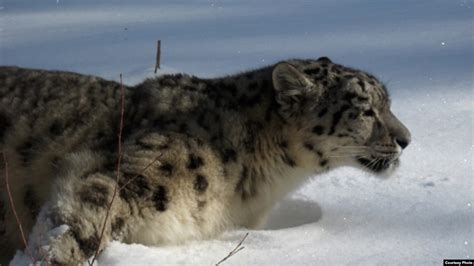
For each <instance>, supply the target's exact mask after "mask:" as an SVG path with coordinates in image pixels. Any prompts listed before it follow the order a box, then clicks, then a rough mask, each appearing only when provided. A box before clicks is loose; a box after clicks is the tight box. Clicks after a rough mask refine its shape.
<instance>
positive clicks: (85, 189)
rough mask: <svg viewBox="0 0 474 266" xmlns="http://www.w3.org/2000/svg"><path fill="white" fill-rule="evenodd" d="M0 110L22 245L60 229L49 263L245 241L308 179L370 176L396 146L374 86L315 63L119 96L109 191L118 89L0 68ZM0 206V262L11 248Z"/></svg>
mask: <svg viewBox="0 0 474 266" xmlns="http://www.w3.org/2000/svg"><path fill="white" fill-rule="evenodd" d="M0 97H1V98H0V104H1V105H0V146H1V147H0V148H1V149H2V150H3V151H4V152H5V154H6V156H7V158H8V160H9V165H10V179H11V184H12V188H13V189H12V190H13V192H14V200H15V202H16V203H17V204H18V208H19V214H20V218H21V219H22V221H23V226H24V228H25V230H26V233H27V234H28V233H30V232H32V234H33V235H36V236H41V235H42V233H43V235H44V231H45V230H46V231H47V230H52V229H53V228H55V227H58V226H61V225H63V224H65V225H67V226H68V230H66V232H65V233H64V234H63V235H60V236H57V237H55V238H50V239H47V240H45V241H46V242H47V245H45V247H48V249H47V250H46V252H47V254H48V256H47V259H48V260H49V261H50V262H51V263H52V264H63V265H68V264H77V263H81V262H84V261H85V260H86V259H87V258H88V257H90V256H91V255H92V254H94V252H95V250H96V249H97V248H99V249H100V250H102V249H103V248H105V247H106V245H107V243H108V242H109V241H111V240H119V241H123V242H127V243H142V244H146V245H165V244H179V243H183V242H185V241H188V240H192V239H205V238H211V237H215V236H217V235H218V234H219V233H221V232H223V231H225V230H229V229H232V228H238V227H248V228H259V227H261V226H262V225H264V223H265V220H266V216H267V214H268V213H269V211H270V210H271V208H272V207H273V206H274V204H275V203H276V202H277V201H278V200H279V199H281V198H282V197H284V196H285V195H286V194H288V193H289V192H291V191H293V190H294V189H295V188H297V187H298V186H300V185H301V184H302V183H303V182H304V181H305V180H306V179H307V178H308V177H309V176H312V175H316V174H319V173H322V172H324V171H327V170H330V169H333V168H335V167H338V166H342V165H355V166H358V167H362V168H364V169H367V170H369V171H372V172H374V173H379V172H383V171H385V170H388V169H389V168H393V166H395V165H396V164H397V162H398V157H399V156H400V154H401V149H402V148H404V147H406V146H407V145H408V143H409V142H410V135H409V132H408V130H407V129H406V128H405V127H404V126H403V125H402V124H401V123H400V122H399V121H398V120H397V119H396V117H395V116H394V115H393V114H392V113H391V112H390V99H389V97H388V93H387V90H386V88H385V86H384V85H383V84H382V83H381V82H380V81H378V80H377V79H376V78H375V77H373V76H372V75H370V74H368V73H366V72H363V71H359V70H355V69H352V68H348V67H345V66H342V65H338V64H335V63H333V62H332V61H331V60H330V59H329V58H327V57H323V58H320V59H318V60H288V61H284V62H280V63H278V64H275V65H272V66H268V67H265V68H262V69H258V70H255V71H249V72H246V73H242V74H238V75H234V76H227V77H223V78H217V79H200V78H198V77H194V76H189V75H185V74H175V75H164V76H161V77H158V78H153V79H148V80H146V81H144V82H143V83H141V84H138V85H136V86H126V88H125V99H126V101H125V117H124V121H125V127H124V129H123V139H124V142H123V146H122V148H123V159H122V164H121V168H120V171H119V175H118V179H117V173H116V171H117V169H116V166H117V164H116V158H117V157H116V152H117V132H118V121H119V118H120V113H119V112H120V108H119V106H120V85H119V84H117V83H116V82H113V81H107V80H103V79H101V78H98V77H93V76H86V75H80V74H76V73H68V72H60V71H45V70H32V69H23V68H17V67H1V68H0ZM0 175H1V177H2V178H3V177H4V173H3V172H2V173H1V174H0ZM116 186H117V187H118V188H119V191H118V193H117V197H116V198H115V201H114V204H113V205H112V208H111V210H110V216H109V223H108V224H107V226H106V228H105V237H104V239H103V241H102V242H100V241H99V229H100V228H101V226H102V222H103V218H104V216H105V211H106V209H107V205H108V203H109V202H110V200H111V199H112V194H113V191H114V188H115V187H116ZM0 193H1V198H0V218H1V220H0V234H1V235H2V240H3V241H1V243H0V249H1V252H0V253H1V254H5V255H4V256H5V258H3V259H4V260H6V259H7V258H11V256H12V253H13V251H14V248H20V247H21V244H20V243H21V242H20V239H19V234H18V231H17V227H16V225H15V223H14V221H13V220H12V219H11V218H12V217H13V215H12V213H11V210H10V209H9V208H6V206H7V205H6V202H7V201H6V195H5V193H4V192H3V190H2V191H1V192H0ZM40 206H44V207H43V209H42V210H41V212H40V213H39V214H38V211H39V208H40ZM36 219H38V222H37V223H36V225H35V226H34V224H35V220H36ZM45 227H46V229H45ZM33 242H34V243H33ZM35 243H37V242H35V241H31V243H30V245H31V247H32V250H35V251H36V250H38V248H41V247H36V248H33V247H34V245H35ZM11 247H14V248H11Z"/></svg>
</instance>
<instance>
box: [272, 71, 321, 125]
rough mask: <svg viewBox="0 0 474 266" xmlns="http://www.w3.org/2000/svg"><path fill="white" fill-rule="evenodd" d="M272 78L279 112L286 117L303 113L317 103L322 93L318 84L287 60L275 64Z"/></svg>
mask: <svg viewBox="0 0 474 266" xmlns="http://www.w3.org/2000/svg"><path fill="white" fill-rule="evenodd" d="M272 79H273V87H274V88H275V99H276V101H277V103H278V104H279V105H280V110H279V112H280V114H281V115H283V116H284V117H286V118H288V117H292V116H297V115H298V114H301V113H302V112H304V111H305V110H307V109H308V108H309V107H310V106H313V105H315V104H316V103H317V102H318V101H319V98H320V97H321V95H322V91H321V88H320V86H318V84H316V83H314V82H313V81H311V79H310V78H309V77H308V76H306V75H305V74H304V73H302V72H301V71H299V70H298V69H297V68H296V67H294V66H293V65H291V64H289V63H287V62H282V63H279V64H278V65H276V66H275V68H274V69H273V73H272Z"/></svg>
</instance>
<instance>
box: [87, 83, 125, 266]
mask: <svg viewBox="0 0 474 266" xmlns="http://www.w3.org/2000/svg"><path fill="white" fill-rule="evenodd" d="M120 101H121V104H120V127H119V133H118V143H117V147H118V150H117V175H116V177H115V178H116V180H115V186H114V193H113V194H112V199H111V200H110V202H109V204H108V206H107V211H106V213H105V218H104V223H103V225H102V230H101V232H100V237H99V244H98V245H97V249H96V251H95V254H94V257H93V258H92V262H90V263H89V265H93V264H94V261H95V260H96V259H97V256H99V252H100V245H101V243H102V240H103V238H104V232H105V228H106V227H107V220H108V218H109V215H110V210H111V209H112V204H113V203H114V200H115V197H116V195H117V191H118V186H119V178H120V164H121V162H122V131H123V123H124V116H125V115H124V114H125V88H124V87H123V83H122V74H120Z"/></svg>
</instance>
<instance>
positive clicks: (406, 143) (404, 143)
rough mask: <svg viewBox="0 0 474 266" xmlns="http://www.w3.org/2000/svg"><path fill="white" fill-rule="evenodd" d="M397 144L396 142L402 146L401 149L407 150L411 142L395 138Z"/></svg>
mask: <svg viewBox="0 0 474 266" xmlns="http://www.w3.org/2000/svg"><path fill="white" fill-rule="evenodd" d="M395 142H396V143H397V144H398V145H400V147H401V148H402V149H405V148H406V147H407V146H408V144H409V143H410V140H409V139H406V138H399V137H397V138H395Z"/></svg>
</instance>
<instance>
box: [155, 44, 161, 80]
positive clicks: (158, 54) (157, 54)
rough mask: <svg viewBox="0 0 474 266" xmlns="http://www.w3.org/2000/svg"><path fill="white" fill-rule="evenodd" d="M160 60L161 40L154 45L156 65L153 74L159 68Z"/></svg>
mask: <svg viewBox="0 0 474 266" xmlns="http://www.w3.org/2000/svg"><path fill="white" fill-rule="evenodd" d="M160 60H161V40H158V43H157V45H156V64H155V74H156V71H158V69H159V68H160V67H161V66H160V64H161V63H160Z"/></svg>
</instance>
